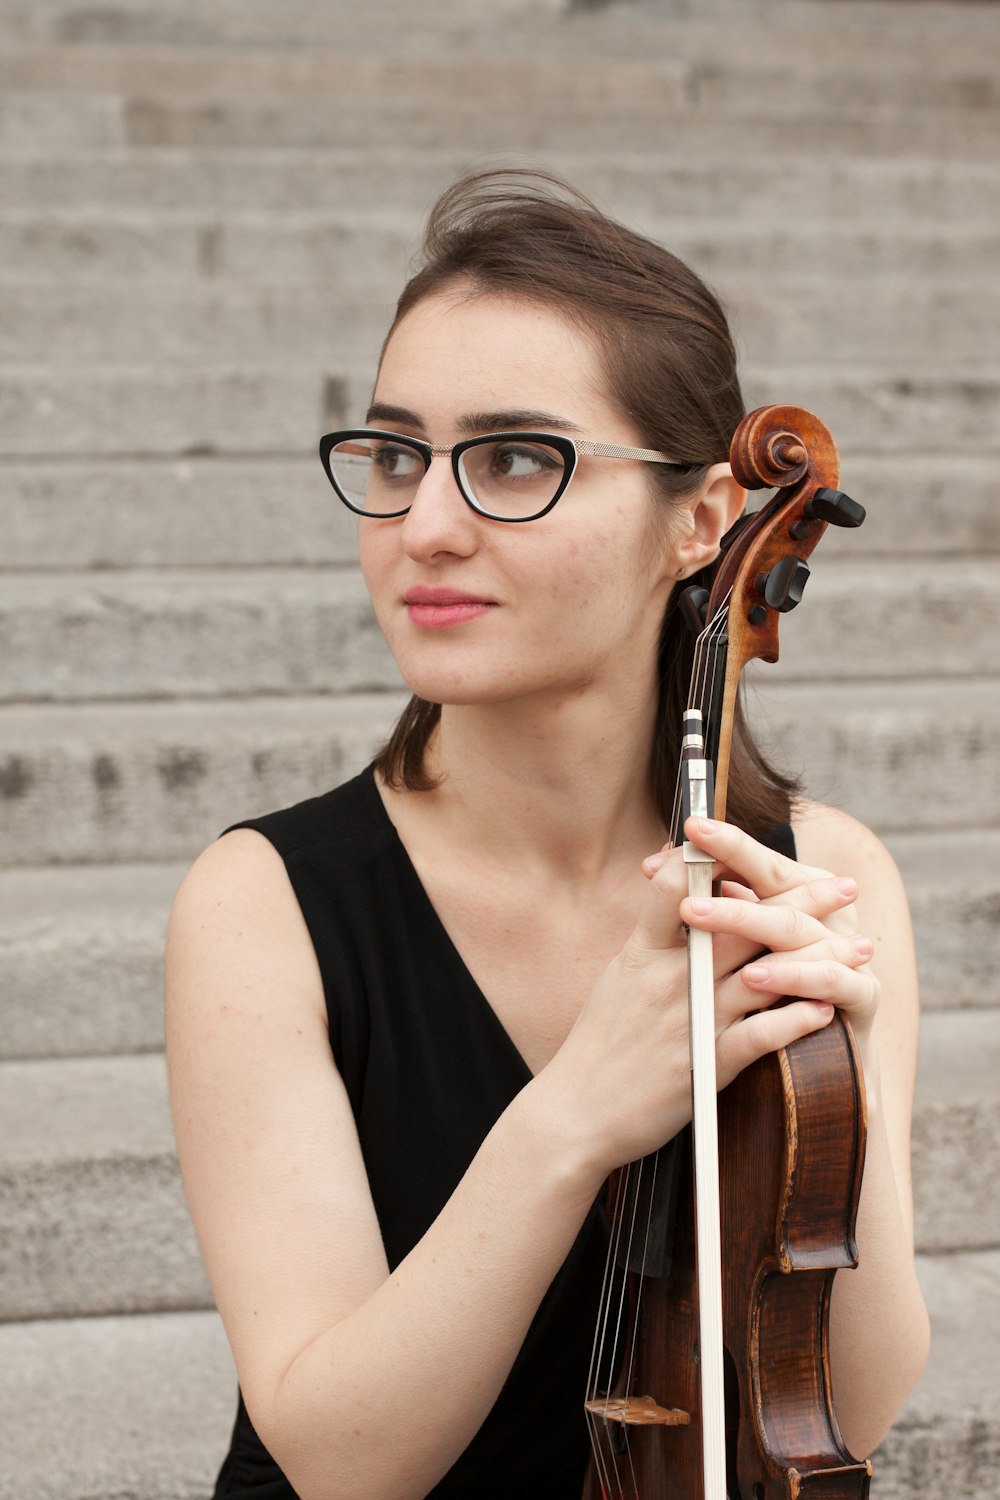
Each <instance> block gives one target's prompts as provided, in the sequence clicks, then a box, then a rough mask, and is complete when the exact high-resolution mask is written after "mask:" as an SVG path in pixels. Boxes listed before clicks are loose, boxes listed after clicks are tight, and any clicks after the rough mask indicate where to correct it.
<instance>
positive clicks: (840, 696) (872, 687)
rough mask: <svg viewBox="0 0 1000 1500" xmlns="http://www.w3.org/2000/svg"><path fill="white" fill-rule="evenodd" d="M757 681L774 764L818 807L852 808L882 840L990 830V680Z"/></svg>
mask: <svg viewBox="0 0 1000 1500" xmlns="http://www.w3.org/2000/svg"><path fill="white" fill-rule="evenodd" d="M765 670H766V669H765ZM753 680H754V682H755V683H756V684H757V687H756V689H755V691H754V692H753V694H752V698H751V702H752V704H753V708H754V710H755V711H756V710H759V712H760V715H761V719H760V722H761V723H762V726H764V737H765V738H766V740H767V742H768V743H769V744H770V745H771V746H772V747H774V751H775V758H776V759H777V760H779V761H780V762H782V763H785V764H787V765H788V766H790V767H792V768H793V769H795V770H797V771H802V772H803V773H804V776H805V783H806V786H807V788H808V790H809V792H810V794H811V795H812V796H814V797H816V798H818V799H819V800H820V801H821V802H832V803H834V804H836V805H838V806H843V807H847V808H850V810H851V812H852V813H853V814H854V815H855V816H856V817H858V818H860V819H861V821H862V822H864V823H868V824H869V825H870V826H872V827H873V828H875V829H877V830H878V831H879V832H881V833H890V832H895V831H897V830H903V829H915V828H922V829H927V830H929V829H932V828H940V829H946V828H950V827H956V826H957V827H959V828H966V829H972V830H978V829H979V828H981V827H983V826H984V825H985V826H987V827H991V826H995V825H996V823H997V821H998V818H1000V761H998V758H997V755H996V749H995V747H996V744H997V734H998V733H1000V694H998V693H997V690H996V683H995V681H994V680H992V679H988V680H976V679H972V678H970V679H966V680H952V681H947V680H943V679H931V680H927V681H924V682H921V683H919V684H917V685H914V684H911V683H907V682H856V683H850V684H847V683H843V684H840V683H822V684H819V685H812V686H810V685H809V684H806V683H801V684H800V683H780V684H779V683H777V682H772V681H770V680H768V679H767V678H766V677H765V676H763V675H762V674H761V673H759V672H758V673H755V674H754V679H753ZM945 764H947V767H948V774H947V775H943V774H942V766H944V765H945Z"/></svg>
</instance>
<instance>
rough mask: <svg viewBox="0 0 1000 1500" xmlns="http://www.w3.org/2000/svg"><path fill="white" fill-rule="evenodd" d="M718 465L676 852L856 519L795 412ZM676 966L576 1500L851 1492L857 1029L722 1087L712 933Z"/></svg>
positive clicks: (864, 1476) (701, 887)
mask: <svg viewBox="0 0 1000 1500" xmlns="http://www.w3.org/2000/svg"><path fill="white" fill-rule="evenodd" d="M730 460H731V463H732V468H733V472H734V474H735V476H736V478H737V480H738V481H739V483H740V484H741V485H743V486H744V487H745V488H746V489H748V490H759V489H773V490H774V491H775V494H774V495H773V496H772V497H771V498H770V499H769V500H768V501H766V503H765V504H764V505H763V506H762V507H761V508H760V509H759V510H757V511H756V512H754V513H752V514H749V515H746V516H744V517H742V518H741V520H740V521H739V522H737V524H736V526H735V527H734V528H733V530H732V531H731V532H730V533H729V534H728V536H727V537H726V538H725V539H724V541H723V553H722V558H721V561H720V563H719V565H718V568H717V571H716V575H715V579H714V583H713V586H712V589H711V592H710V594H709V592H708V591H707V590H704V589H689V590H688V591H687V593H686V595H685V597H684V599H683V600H682V608H683V612H684V614H685V616H686V617H687V619H688V620H689V622H691V623H692V624H693V627H694V628H695V630H696V632H697V642H696V646H695V652H694V670H693V674H692V682H691V690H690V696H689V699H688V701H689V705H690V707H689V709H688V712H687V714H686V715H685V722H684V727H683V740H682V750H681V756H680V766H679V770H678V782H677V792H676V795H675V799H674V812H673V818H672V822H671V827H670V836H671V841H672V842H673V843H674V844H675V845H676V844H677V843H679V842H681V841H683V824H684V820H685V818H686V816H687V815H688V813H689V812H692V811H693V812H695V813H704V814H707V815H709V816H713V817H715V818H720V819H721V818H724V817H725V812H726V797H727V789H728V786H729V783H730V776H731V753H732V741H733V724H734V719H735V715H736V713H737V704H738V696H737V695H738V690H739V684H740V677H741V673H742V671H743V669H744V667H745V666H746V664H747V663H748V662H750V661H752V660H755V659H756V660H760V661H764V662H773V661H776V660H777V659H778V626H779V623H780V617H781V615H782V614H785V613H787V612H788V611H789V610H790V609H792V608H793V607H794V606H795V605H796V604H797V603H798V602H799V601H800V600H801V598H802V592H803V589H804V587H805V583H806V580H807V579H808V576H809V565H808V558H809V556H810V554H811V553H812V551H813V549H814V548H815V547H816V545H817V543H818V542H819V540H820V538H821V537H822V535H823V534H824V532H825V531H826V528H827V526H828V525H836V526H857V525H859V524H860V523H861V521H862V520H863V519H864V510H863V508H862V507H861V506H860V505H858V504H857V502H856V501H854V500H852V499H851V498H850V497H849V496H847V495H845V494H843V493H842V492H841V491H840V490H839V489H838V488H837V484H838V480H839V460H838V455H837V449H836V445H835V444H834V441H833V438H832V437H831V435H830V433H829V432H828V430H827V429H826V428H825V427H824V426H823V424H822V423H821V422H820V421H819V420H818V419H817V418H816V417H814V416H813V415H812V414H811V413H810V412H807V411H804V410H802V409H801V408H798V407H791V406H770V407H763V408H761V409H759V410H758V411H755V412H751V413H750V415H749V416H747V417H746V418H745V419H744V420H743V422H742V423H741V424H740V426H739V427H738V429H737V431H736V433H735V435H734V437H733V441H732V446H731V450H730ZM733 769H734V771H736V772H738V770H739V768H733ZM713 783H714V786H713ZM713 802H714V805H713ZM684 852H685V860H686V862H687V863H688V869H689V875H690V879H691V890H692V894H699V893H705V892H710V891H711V872H712V864H711V861H710V860H709V859H708V858H707V856H705V855H703V854H701V851H699V850H697V849H695V848H693V847H692V846H691V845H690V844H688V845H685V851H684ZM699 882H700V884H698V883H699ZM696 887H697V888H696ZM704 942H707V944H708V949H707V957H706V951H705V948H704V946H701V947H700V948H696V947H695V946H693V944H695V943H702V944H703V943H704ZM689 974H690V981H691V983H690V988H691V1034H692V1071H693V1092H694V1109H693V1121H692V1127H691V1128H690V1129H689V1130H687V1131H685V1132H683V1133H682V1134H681V1135H680V1136H678V1137H677V1138H676V1139H675V1140H674V1141H672V1142H670V1143H669V1144H668V1145H667V1146H665V1147H664V1148H662V1149H661V1150H660V1151H658V1152H655V1153H654V1154H653V1155H652V1156H650V1157H647V1158H645V1159H644V1160H643V1161H641V1162H635V1163H632V1164H631V1165H630V1166H628V1167H623V1168H622V1169H621V1170H620V1171H619V1172H618V1173H616V1174H615V1175H614V1176H613V1177H612V1179H611V1181H610V1183H609V1185H608V1196H607V1215H608V1219H609V1222H610V1226H611V1244H610V1250H609V1256H608V1265H607V1270H606V1273H605V1280H604V1287H603V1291H602V1299H601V1316H600V1319H599V1323H598V1329H597V1335H596V1338H595V1345H594V1357H593V1362H592V1366H591V1371H590V1378H589V1382H588V1390H587V1397H586V1403H585V1409H586V1414H587V1421H588V1425H589V1427H590V1433H591V1440H592V1448H593V1454H592V1458H591V1461H590V1465H589V1468H588V1472H587V1479H586V1483H585V1486H584V1500H598V1497H602V1500H626V1497H628V1500H797V1497H800V1496H801V1497H803V1500H862V1497H865V1496H867V1495H868V1493H869V1484H870V1480H871V1473H872V1468H871V1463H870V1462H869V1461H867V1460H865V1461H858V1460H856V1459H854V1458H853V1457H852V1456H851V1454H850V1453H849V1452H848V1451H847V1449H846V1447H845V1445H844V1442H843V1439H842V1437H841V1434H840V1430H839V1427H838V1425H837V1418H836V1414H835V1412H834V1409H833V1403H832V1399H831V1389H830V1358H829V1313H830V1297H831V1292H832V1287H833V1279H834V1276H835V1275H836V1273H837V1271H839V1270H845V1269H849V1268H851V1267H854V1266H856V1265H857V1260H858V1255H857V1244H856V1240H855V1225H856V1218H857V1209H858V1199H859V1196H860V1191H861V1175H862V1168H863V1164H864V1151H865V1130H866V1117H865V1096H864V1080H863V1074H862V1070H861V1065H860V1061H859V1058H858V1053H857V1048H856V1046H855V1042H854V1038H853V1035H852V1033H851V1029H850V1026H849V1024H848V1022H847V1020H846V1019H845V1018H844V1017H843V1016H841V1015H840V1013H839V1012H837V1013H835V1015H834V1018H833V1020H832V1021H831V1022H830V1023H829V1025H828V1026H826V1027H824V1028H823V1029H822V1030H820V1031H816V1032H814V1033H811V1034H810V1035H808V1036H805V1037H803V1038H802V1039H801V1040H799V1041H796V1042H795V1043H793V1044H792V1045H791V1046H789V1047H786V1048H784V1049H783V1050H781V1051H780V1052H777V1053H774V1054H770V1055H768V1056H766V1057H763V1058H761V1059H760V1060H758V1061H757V1062H756V1063H754V1064H752V1065H751V1066H750V1067H748V1068H746V1069H745V1070H744V1071H743V1072H742V1073H741V1074H740V1075H739V1077H738V1078H737V1079H736V1080H735V1081H734V1082H733V1083H732V1084H731V1085H730V1086H729V1087H728V1088H727V1089H725V1090H724V1091H723V1092H722V1093H721V1094H719V1095H716V1092H715V1029H714V1000H713V996H712V968H711V937H710V934H707V933H698V934H695V932H694V930H693V929H692V930H691V932H690V934H689ZM706 982H707V986H708V990H707V999H706V996H705V994H704V989H705V984H706ZM699 990H700V991H701V992H702V993H701V994H700V996H699V993H698V991H699ZM779 1003H780V1002H779ZM692 1138H693V1150H692Z"/></svg>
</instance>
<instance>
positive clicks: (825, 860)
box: [792, 797, 902, 890]
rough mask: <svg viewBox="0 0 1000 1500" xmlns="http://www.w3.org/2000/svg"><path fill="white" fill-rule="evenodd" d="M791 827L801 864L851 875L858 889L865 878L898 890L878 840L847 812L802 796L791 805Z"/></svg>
mask: <svg viewBox="0 0 1000 1500" xmlns="http://www.w3.org/2000/svg"><path fill="white" fill-rule="evenodd" d="M792 826H793V829H794V832H795V847H796V850H797V852H798V857H799V859H800V860H801V861H802V863H803V864H808V865H818V866H820V868H822V869H827V870H832V871H833V873H834V874H835V875H853V876H854V878H855V879H856V880H857V881H858V884H859V886H860V885H861V884H862V883H864V881H866V880H867V879H869V878H880V879H891V880H892V881H893V882H894V883H898V884H899V889H900V890H902V885H901V882H900V877H899V871H898V870H897V869H896V863H895V861H894V859H893V857H892V855H891V854H890V853H889V851H888V849H887V848H886V847H885V845H884V844H883V842H882V840H881V839H880V838H879V837H878V836H877V834H874V833H872V831H871V829H870V828H868V827H867V826H866V825H865V824H864V823H859V822H858V819H857V818H853V817H851V815H850V813H846V812H843V811H842V810H841V809H840V808H839V807H830V806H828V805H827V804H826V803H824V802H813V801H812V800H811V799H810V798H808V797H804V798H801V799H800V800H798V801H796V803H795V806H794V808H793V812H792Z"/></svg>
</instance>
